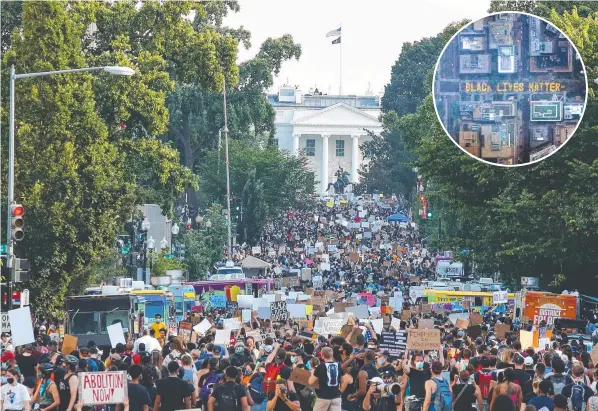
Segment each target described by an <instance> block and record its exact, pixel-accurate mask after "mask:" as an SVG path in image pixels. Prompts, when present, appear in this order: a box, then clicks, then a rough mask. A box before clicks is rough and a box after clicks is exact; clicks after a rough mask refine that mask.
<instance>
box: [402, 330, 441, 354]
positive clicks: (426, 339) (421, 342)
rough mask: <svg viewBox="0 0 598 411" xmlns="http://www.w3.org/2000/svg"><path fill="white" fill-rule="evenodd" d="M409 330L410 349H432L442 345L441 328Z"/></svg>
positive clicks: (408, 343) (408, 341)
mask: <svg viewBox="0 0 598 411" xmlns="http://www.w3.org/2000/svg"><path fill="white" fill-rule="evenodd" d="M407 331H408V334H407V349H408V350H418V351H430V350H437V349H438V347H440V330H433V329H432V330H430V329H418V330H416V329H413V328H410V329H409V330H407Z"/></svg>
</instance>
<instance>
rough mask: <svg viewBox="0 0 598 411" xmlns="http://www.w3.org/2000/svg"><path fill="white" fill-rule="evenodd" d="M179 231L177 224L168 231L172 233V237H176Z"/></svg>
mask: <svg viewBox="0 0 598 411" xmlns="http://www.w3.org/2000/svg"><path fill="white" fill-rule="evenodd" d="M179 230H180V228H179V226H178V225H177V223H174V225H173V226H172V228H171V229H170V232H171V233H172V235H177V234H178V233H179Z"/></svg>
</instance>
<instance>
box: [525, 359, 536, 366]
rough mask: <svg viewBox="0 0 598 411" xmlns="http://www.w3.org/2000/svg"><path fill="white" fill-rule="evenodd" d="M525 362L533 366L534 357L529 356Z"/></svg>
mask: <svg viewBox="0 0 598 411" xmlns="http://www.w3.org/2000/svg"><path fill="white" fill-rule="evenodd" d="M523 364H525V365H529V366H532V365H534V359H533V358H532V357H527V358H525V360H523Z"/></svg>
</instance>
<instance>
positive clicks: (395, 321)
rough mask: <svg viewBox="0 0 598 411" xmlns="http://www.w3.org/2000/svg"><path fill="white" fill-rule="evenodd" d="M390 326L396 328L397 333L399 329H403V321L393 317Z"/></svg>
mask: <svg viewBox="0 0 598 411" xmlns="http://www.w3.org/2000/svg"><path fill="white" fill-rule="evenodd" d="M390 326H391V327H392V328H394V329H395V331H399V329H400V328H401V320H399V319H398V318H395V317H392V320H391V322H390Z"/></svg>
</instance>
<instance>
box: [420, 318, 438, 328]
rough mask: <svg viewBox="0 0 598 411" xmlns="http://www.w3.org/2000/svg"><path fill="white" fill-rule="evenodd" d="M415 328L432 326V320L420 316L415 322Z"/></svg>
mask: <svg viewBox="0 0 598 411" xmlns="http://www.w3.org/2000/svg"><path fill="white" fill-rule="evenodd" d="M417 328H419V329H422V328H434V320H433V319H431V318H420V319H419V320H418V322H417Z"/></svg>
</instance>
